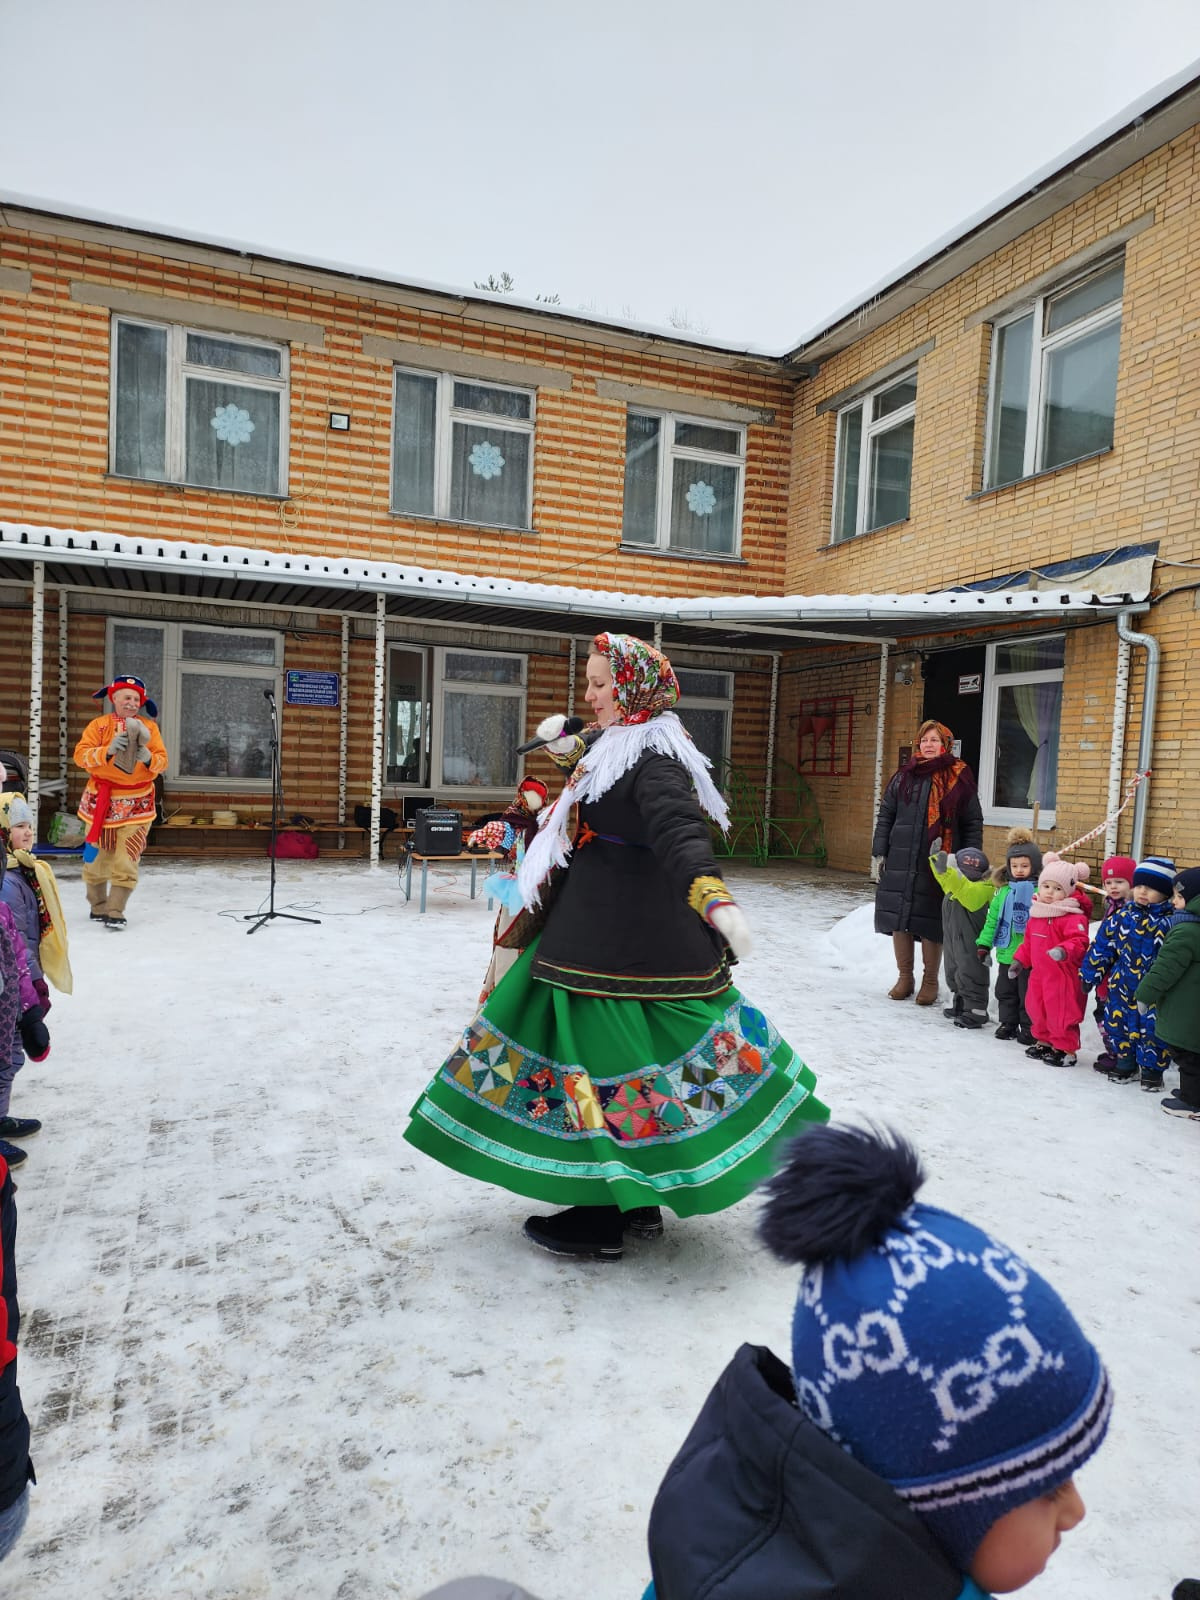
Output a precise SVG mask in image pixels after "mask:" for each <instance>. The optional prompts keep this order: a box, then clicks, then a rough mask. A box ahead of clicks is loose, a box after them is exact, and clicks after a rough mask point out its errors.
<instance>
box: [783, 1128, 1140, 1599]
mask: <svg viewBox="0 0 1200 1600" xmlns="http://www.w3.org/2000/svg"><path fill="white" fill-rule="evenodd" d="M923 1180H924V1173H923V1172H922V1170H921V1166H920V1162H919V1160H918V1158H917V1155H916V1153H915V1151H914V1150H913V1149H912V1147H911V1146H910V1145H908V1144H907V1143H905V1141H904V1140H902V1139H900V1138H899V1137H898V1136H896V1135H894V1134H887V1133H882V1132H873V1131H864V1130H860V1129H857V1128H836V1127H825V1128H815V1129H813V1130H811V1131H810V1132H808V1133H806V1134H803V1135H802V1136H801V1137H800V1138H799V1139H797V1140H796V1141H795V1142H794V1144H793V1145H792V1146H791V1149H790V1150H789V1152H788V1155H787V1158H786V1160H785V1162H784V1165H783V1166H782V1168H781V1169H780V1170H779V1171H778V1172H777V1173H776V1175H775V1177H773V1178H772V1179H771V1180H770V1181H769V1183H768V1184H767V1185H766V1188H767V1191H768V1199H767V1205H766V1209H765V1211H764V1213H763V1217H762V1220H761V1223H760V1230H761V1233H762V1236H763V1239H764V1241H765V1242H766V1244H767V1245H768V1247H769V1248H770V1249H771V1250H773V1251H774V1253H775V1254H776V1255H777V1256H780V1257H781V1258H782V1259H784V1260H786V1261H796V1262H803V1263H804V1264H805V1273H804V1277H803V1278H802V1280H801V1284H800V1294H799V1297H798V1299H797V1301H796V1311H795V1317H794V1319H793V1324H792V1359H793V1369H794V1376H795V1382H796V1392H797V1396H798V1399H799V1402H800V1405H801V1407H802V1409H803V1410H804V1412H805V1413H806V1415H807V1416H808V1417H809V1418H810V1419H811V1421H812V1422H814V1423H815V1424H816V1426H817V1427H818V1428H820V1429H821V1431H822V1432H823V1433H825V1434H827V1435H828V1436H829V1437H830V1438H831V1439H835V1440H836V1441H837V1442H838V1443H839V1444H841V1445H842V1446H843V1447H844V1448H845V1449H846V1450H847V1451H849V1453H850V1454H851V1455H852V1456H854V1458H855V1459H856V1460H858V1461H860V1462H861V1463H862V1464H863V1465H864V1466H866V1467H868V1468H870V1470H871V1471H873V1472H875V1473H877V1474H878V1475H879V1477H881V1478H883V1479H885V1480H886V1481H887V1482H888V1483H889V1484H891V1486H892V1488H893V1489H895V1491H896V1493H897V1494H898V1495H900V1497H901V1498H902V1499H903V1500H904V1501H905V1502H906V1503H907V1504H908V1505H909V1507H910V1508H911V1509H912V1510H913V1511H914V1512H915V1513H916V1514H917V1516H919V1517H920V1518H921V1520H922V1521H923V1522H924V1523H925V1525H926V1526H927V1527H928V1528H929V1531H930V1532H931V1533H932V1534H933V1536H934V1538H936V1539H937V1541H938V1542H939V1544H940V1545H941V1546H942V1548H943V1549H944V1550H945V1551H946V1553H947V1555H948V1556H949V1557H950V1558H951V1560H953V1561H954V1562H955V1563H956V1564H957V1566H958V1567H959V1569H960V1570H961V1571H963V1572H966V1571H968V1570H969V1568H970V1564H971V1559H972V1557H973V1555H974V1553H975V1551H976V1549H977V1548H978V1546H979V1543H980V1541H981V1539H982V1538H983V1536H984V1534H985V1533H987V1531H988V1529H989V1528H990V1527H991V1526H992V1524H993V1523H994V1522H996V1521H997V1520H998V1519H999V1518H1000V1517H1002V1516H1004V1515H1005V1514H1006V1513H1007V1512H1009V1511H1012V1510H1014V1509H1015V1508H1016V1507H1017V1506H1019V1505H1023V1504H1025V1503H1026V1502H1027V1501H1029V1500H1033V1499H1036V1498H1037V1497H1038V1496H1039V1495H1042V1494H1046V1493H1048V1492H1049V1491H1050V1490H1052V1489H1054V1488H1056V1487H1057V1486H1058V1485H1059V1484H1062V1483H1065V1482H1066V1481H1067V1479H1068V1478H1070V1477H1071V1476H1072V1475H1073V1474H1074V1473H1075V1472H1076V1470H1077V1469H1078V1468H1079V1467H1081V1466H1082V1465H1083V1463H1084V1462H1085V1461H1087V1460H1088V1458H1089V1457H1090V1456H1091V1455H1093V1454H1094V1452H1095V1451H1096V1450H1097V1449H1098V1448H1099V1446H1100V1443H1101V1441H1102V1440H1103V1438H1104V1435H1105V1432H1106V1430H1107V1428H1108V1418H1109V1412H1110V1409H1111V1405H1112V1400H1111V1391H1110V1388H1109V1381H1108V1374H1107V1373H1106V1371H1105V1369H1104V1365H1103V1363H1102V1362H1101V1360H1100V1357H1099V1355H1098V1354H1097V1352H1096V1350H1095V1348H1094V1347H1093V1346H1092V1344H1091V1343H1090V1342H1089V1340H1088V1339H1087V1338H1086V1336H1085V1335H1084V1334H1083V1332H1082V1331H1081V1329H1080V1327H1079V1325H1078V1323H1077V1322H1076V1321H1075V1319H1074V1317H1073V1316H1072V1315H1071V1313H1070V1311H1068V1309H1067V1307H1066V1306H1065V1305H1064V1304H1063V1302H1062V1300H1061V1299H1060V1298H1059V1296H1058V1295H1057V1294H1056V1293H1055V1291H1054V1290H1053V1289H1052V1288H1051V1287H1050V1285H1049V1284H1048V1283H1047V1282H1046V1280H1045V1279H1044V1278H1042V1277H1040V1276H1039V1274H1038V1273H1036V1272H1035V1271H1034V1270H1033V1268H1032V1267H1030V1266H1027V1265H1026V1263H1025V1262H1024V1261H1022V1260H1021V1259H1020V1258H1019V1257H1018V1256H1016V1255H1014V1254H1013V1253H1012V1251H1011V1250H1009V1249H1008V1248H1007V1247H1006V1246H1005V1245H1003V1244H1000V1243H999V1242H998V1241H997V1240H995V1239H993V1238H991V1236H990V1235H988V1234H986V1233H984V1232H983V1230H982V1229H981V1228H978V1227H976V1226H975V1225H974V1224H973V1223H970V1222H967V1221H966V1220H965V1219H964V1218H962V1217H958V1216H955V1215H954V1214H953V1213H952V1212H949V1211H942V1210H939V1209H938V1208H937V1207H935V1206H926V1205H917V1204H916V1203H915V1201H914V1197H915V1195H916V1192H917V1190H918V1189H919V1187H920V1185H921V1183H922V1182H923Z"/></svg>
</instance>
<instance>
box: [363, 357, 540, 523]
mask: <svg viewBox="0 0 1200 1600" xmlns="http://www.w3.org/2000/svg"><path fill="white" fill-rule="evenodd" d="M401 374H403V375H404V376H405V377H410V378H427V379H428V378H433V379H435V380H436V382H437V401H436V410H435V414H434V424H433V432H434V439H433V459H434V467H433V510H432V511H428V512H427V511H411V510H409V509H408V507H406V506H398V505H397V504H396V416H397V397H396V379H397V378H398V377H399V376H400V375H401ZM456 383H469V384H473V385H474V386H475V387H476V388H480V389H499V390H502V391H503V392H504V393H506V394H520V395H524V396H525V397H526V398H527V399H528V401H529V416H528V417H500V416H497V415H496V414H495V413H494V412H491V411H470V410H468V409H467V408H466V407H465V406H456V405H455V404H454V385H455V384H456ZM456 422H465V423H468V424H469V425H470V426H471V427H475V428H499V429H502V430H503V431H504V432H505V433H527V434H528V435H529V437H530V440H531V441H532V442H531V444H530V447H529V474H528V477H527V479H526V483H525V520H524V522H521V523H509V522H468V521H465V520H464V519H463V518H460V517H452V516H451V513H450V492H451V479H452V477H453V443H454V424H455V423H456ZM536 449H537V390H536V389H530V388H527V387H525V386H524V385H522V384H519V383H493V382H492V380H491V379H490V378H470V377H467V376H465V375H464V374H463V373H461V372H430V371H429V369H428V368H426V367H406V366H403V365H396V366H394V367H393V368H392V436H391V452H390V459H389V461H388V509H389V510H390V511H391V513H392V515H393V516H396V517H425V516H431V517H436V518H437V519H438V520H439V521H441V522H451V521H453V522H460V523H461V524H462V526H464V527H468V528H511V529H512V530H513V531H514V532H516V533H529V532H530V531H531V530H532V528H533V470H534V455H535V452H536Z"/></svg>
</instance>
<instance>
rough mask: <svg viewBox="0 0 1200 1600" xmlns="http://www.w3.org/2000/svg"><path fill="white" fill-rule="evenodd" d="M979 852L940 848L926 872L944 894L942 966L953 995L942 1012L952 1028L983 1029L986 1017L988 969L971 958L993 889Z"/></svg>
mask: <svg viewBox="0 0 1200 1600" xmlns="http://www.w3.org/2000/svg"><path fill="white" fill-rule="evenodd" d="M989 868H990V863H989V862H988V858H987V857H986V856H985V855H984V853H983V851H982V850H979V849H977V848H976V847H975V846H974V845H964V846H963V848H962V849H961V850H960V851H959V852H958V854H957V855H956V856H952V855H947V854H946V852H945V851H944V850H939V851H938V852H937V854H936V855H932V856H930V858H929V869H930V871H931V872H932V873H933V875H934V877H935V878H936V879H937V881H938V883H939V884H940V885H941V889H942V893H943V894H944V895H945V896H946V898H945V900H944V901H943V902H942V964H943V966H944V967H945V969H946V982H947V983H948V984H949V985H950V992H951V994H952V995H953V996H954V1000H953V1003H952V1004H951V1005H950V1007H949V1008H948V1009H947V1010H945V1011H943V1012H942V1015H943V1016H944V1017H949V1018H950V1020H951V1021H952V1022H953V1023H954V1025H955V1027H957V1028H982V1027H983V1026H984V1025H985V1024H986V1023H987V1019H988V976H987V968H986V967H983V966H981V965H980V963H979V960H978V958H977V957H976V955H975V949H976V944H975V941H976V939H977V938H978V937H979V934H980V933H981V932H982V930H983V925H984V922H985V921H986V919H987V908H988V906H989V904H990V903H991V900H992V896H993V895H994V894H995V893H996V885H995V884H994V883H993V882H992V881H991V879H990V878H989V877H988V871H989Z"/></svg>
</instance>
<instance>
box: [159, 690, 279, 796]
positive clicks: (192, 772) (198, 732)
mask: <svg viewBox="0 0 1200 1600" xmlns="http://www.w3.org/2000/svg"><path fill="white" fill-rule="evenodd" d="M273 682H274V677H273V676H271V675H256V676H248V677H245V678H240V677H230V676H228V675H226V674H224V673H222V674H217V673H207V672H184V673H182V674H181V675H180V707H179V746H180V748H179V760H178V766H177V770H178V773H179V776H180V777H181V778H262V779H264V780H265V781H268V782H269V780H270V776H271V711H270V707H269V706H268V705H267V702H266V700H265V699H264V698H263V688H264V686H267V687H269V686H270V685H271V684H272V683H273Z"/></svg>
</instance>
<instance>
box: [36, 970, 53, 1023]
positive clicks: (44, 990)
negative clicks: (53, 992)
mask: <svg viewBox="0 0 1200 1600" xmlns="http://www.w3.org/2000/svg"><path fill="white" fill-rule="evenodd" d="M33 987H34V990H35V992H36V994H37V997H38V1003H39V1004H40V1005H41V1008H42V1015H43V1016H45V1015H46V1013H47V1011H49V1009H50V985H49V984H48V983H47V982H46V980H45V978H35V979H34V980H33Z"/></svg>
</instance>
